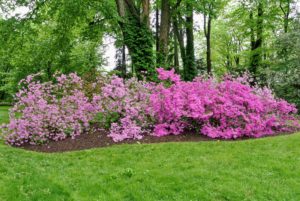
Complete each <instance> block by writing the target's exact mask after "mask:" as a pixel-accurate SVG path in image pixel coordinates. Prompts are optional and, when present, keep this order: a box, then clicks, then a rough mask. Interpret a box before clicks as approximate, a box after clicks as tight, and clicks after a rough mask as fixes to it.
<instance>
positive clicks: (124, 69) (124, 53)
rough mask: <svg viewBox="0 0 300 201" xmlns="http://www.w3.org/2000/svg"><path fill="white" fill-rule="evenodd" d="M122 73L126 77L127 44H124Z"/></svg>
mask: <svg viewBox="0 0 300 201" xmlns="http://www.w3.org/2000/svg"><path fill="white" fill-rule="evenodd" d="M122 74H123V77H124V78H126V74H127V72H126V46H125V45H123V46H122Z"/></svg>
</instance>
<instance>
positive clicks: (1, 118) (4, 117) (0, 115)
mask: <svg viewBox="0 0 300 201" xmlns="http://www.w3.org/2000/svg"><path fill="white" fill-rule="evenodd" d="M9 108H10V107H9V106H0V125H1V124H2V123H7V122H8V119H9V117H8V110H9Z"/></svg>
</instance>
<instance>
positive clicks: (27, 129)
mask: <svg viewBox="0 0 300 201" xmlns="http://www.w3.org/2000/svg"><path fill="white" fill-rule="evenodd" d="M36 76H37V75H33V76H28V77H27V78H26V79H24V80H21V82H20V86H23V87H22V89H21V90H20V91H19V92H18V93H17V94H16V99H17V102H16V104H15V105H14V107H13V108H12V109H11V113H10V123H9V124H8V125H6V126H4V128H3V131H4V134H5V136H6V140H7V143H9V144H12V145H16V146H20V145H22V144H24V143H31V144H37V143H43V142H46V141H48V140H56V141H57V140H62V139H65V138H66V137H68V136H71V137H76V136H77V135H80V134H81V133H82V132H83V131H84V130H87V129H88V128H89V121H90V120H91V119H92V118H93V116H94V113H95V112H94V110H95V108H96V105H97V104H94V100H92V101H89V99H88V98H87V97H86V96H85V94H84V93H83V91H82V83H83V81H82V80H81V78H80V77H78V76H77V75H76V74H74V73H72V74H70V75H68V76H67V75H60V76H57V77H56V83H53V82H46V83H40V82H39V81H34V78H35V77H36Z"/></svg>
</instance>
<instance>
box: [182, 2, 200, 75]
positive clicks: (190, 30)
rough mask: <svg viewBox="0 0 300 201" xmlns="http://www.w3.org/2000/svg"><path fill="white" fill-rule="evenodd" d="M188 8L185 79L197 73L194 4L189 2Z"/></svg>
mask: <svg viewBox="0 0 300 201" xmlns="http://www.w3.org/2000/svg"><path fill="white" fill-rule="evenodd" d="M186 8H187V11H188V14H187V16H186V65H185V66H184V74H183V75H184V79H185V80H192V79H194V77H195V76H196V75H197V71H196V65H195V49H194V20H193V17H194V15H193V5H192V4H191V3H190V2H187V4H186Z"/></svg>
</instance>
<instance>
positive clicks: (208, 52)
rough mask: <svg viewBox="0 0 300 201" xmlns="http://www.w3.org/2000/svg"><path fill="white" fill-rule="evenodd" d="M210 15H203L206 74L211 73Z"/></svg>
mask: <svg viewBox="0 0 300 201" xmlns="http://www.w3.org/2000/svg"><path fill="white" fill-rule="evenodd" d="M207 17H208V21H207V23H206V18H207ZM211 21H212V19H211V17H210V15H208V16H206V15H204V34H205V38H206V66H207V74H209V75H211V74H212V65H211V42H210V40H211Z"/></svg>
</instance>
